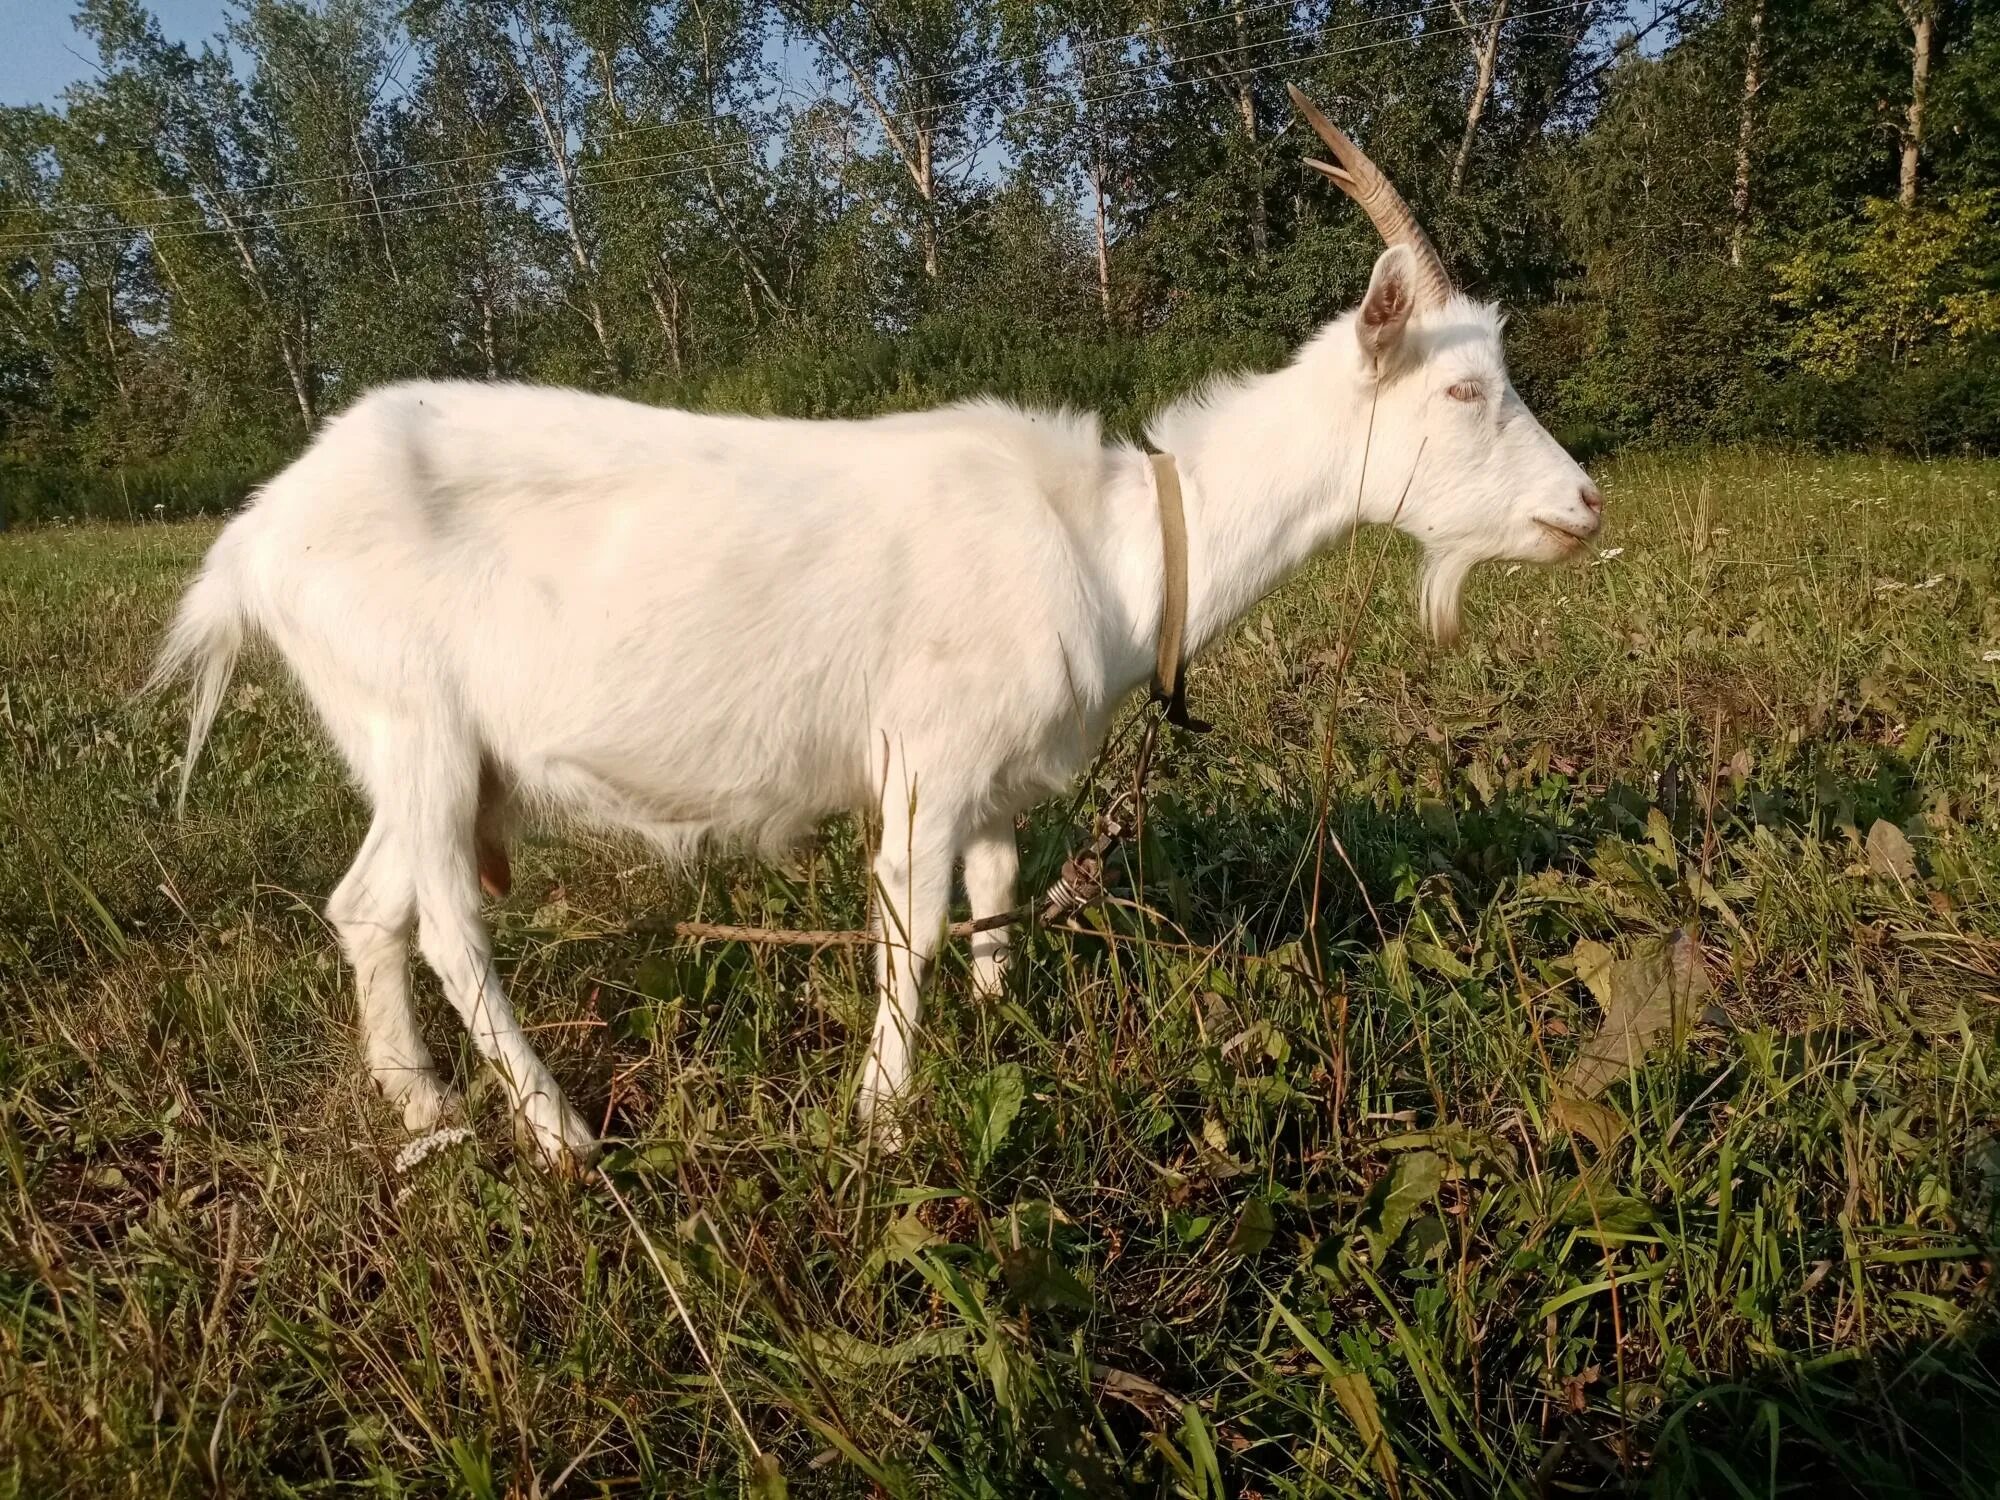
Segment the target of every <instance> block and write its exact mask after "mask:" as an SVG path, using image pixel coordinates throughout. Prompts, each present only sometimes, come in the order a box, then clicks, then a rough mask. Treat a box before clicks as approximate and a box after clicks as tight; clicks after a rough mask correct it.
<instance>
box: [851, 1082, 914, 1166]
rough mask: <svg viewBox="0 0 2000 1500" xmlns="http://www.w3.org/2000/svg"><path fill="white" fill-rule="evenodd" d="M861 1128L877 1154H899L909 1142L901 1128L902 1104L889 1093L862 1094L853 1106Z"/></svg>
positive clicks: (906, 1134)
mask: <svg viewBox="0 0 2000 1500" xmlns="http://www.w3.org/2000/svg"><path fill="white" fill-rule="evenodd" d="M855 1114H856V1115H857V1116H858V1117H859V1118H860V1121H861V1128H862V1130H864V1131H865V1132H867V1136H868V1141H869V1144H870V1145H872V1146H873V1147H874V1149H875V1154H876V1155H878V1156H900V1155H901V1154H902V1151H903V1147H904V1146H906V1145H908V1144H909V1135H908V1133H907V1132H906V1131H905V1130H904V1128H903V1105H902V1104H901V1102H900V1101H899V1100H897V1099H896V1098H895V1097H894V1096H892V1095H889V1094H863V1095H862V1096H861V1100H860V1102H859V1104H858V1105H857V1106H856V1107H855Z"/></svg>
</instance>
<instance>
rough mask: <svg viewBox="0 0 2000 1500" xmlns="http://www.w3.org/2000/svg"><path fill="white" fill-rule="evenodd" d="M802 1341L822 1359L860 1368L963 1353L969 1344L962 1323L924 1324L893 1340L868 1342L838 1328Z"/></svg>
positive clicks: (882, 1366) (811, 1335) (950, 1356)
mask: <svg viewBox="0 0 2000 1500" xmlns="http://www.w3.org/2000/svg"><path fill="white" fill-rule="evenodd" d="M805 1341H806V1347H807V1348H809V1349H811V1350H812V1352H813V1355H814V1357H815V1358H817V1359H819V1360H821V1361H824V1362H828V1363H838V1364H844V1365H853V1366H856V1367H859V1368H863V1369H875V1368H885V1367H892V1366H895V1365H908V1364H915V1363H916V1362H917V1361H919V1360H925V1359H949V1358H952V1357H954V1356H957V1355H961V1354H964V1353H965V1352H966V1351H967V1350H968V1349H969V1348H970V1347H971V1339H970V1337H969V1334H968V1331H967V1330H966V1329H965V1328H964V1327H963V1326H946V1327H943V1328H926V1329H925V1330H924V1331H923V1332H921V1333H915V1334H912V1335H910V1337H908V1338H906V1339H901V1340H898V1341H897V1342H896V1343H893V1344H871V1343H869V1342H868V1341H867V1340H866V1339H858V1338H856V1337H854V1335H853V1334H851V1333H843V1332H842V1331H841V1330H839V1329H837V1328H836V1329H829V1330H828V1331H826V1332H824V1333H811V1332H809V1333H807V1334H806V1335H805Z"/></svg>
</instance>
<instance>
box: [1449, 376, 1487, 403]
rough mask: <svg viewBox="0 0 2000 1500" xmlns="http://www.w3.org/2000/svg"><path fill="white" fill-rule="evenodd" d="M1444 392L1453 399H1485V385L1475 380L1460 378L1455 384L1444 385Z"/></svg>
mask: <svg viewBox="0 0 2000 1500" xmlns="http://www.w3.org/2000/svg"><path fill="white" fill-rule="evenodd" d="M1444 393H1445V394H1446V395H1447V396H1449V397H1451V399H1452V400H1454V401H1484V400H1485V399H1486V387H1484V386H1483V385H1481V384H1480V383H1479V382H1478V381H1476V380H1461V381H1459V383H1458V384H1457V385H1452V386H1446V387H1445V392H1444Z"/></svg>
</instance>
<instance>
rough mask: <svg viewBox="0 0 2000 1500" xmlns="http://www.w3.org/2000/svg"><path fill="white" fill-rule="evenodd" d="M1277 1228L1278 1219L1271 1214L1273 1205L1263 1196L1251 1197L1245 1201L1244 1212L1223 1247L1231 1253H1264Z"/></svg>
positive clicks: (1239, 1216) (1238, 1217)
mask: <svg viewBox="0 0 2000 1500" xmlns="http://www.w3.org/2000/svg"><path fill="white" fill-rule="evenodd" d="M1276 1228H1277V1221H1276V1220H1275V1219H1274V1218H1273V1217H1272V1215H1271V1205H1270V1204H1268V1203H1266V1202H1265V1201H1264V1200H1263V1199H1262V1198H1251V1199H1249V1200H1248V1201H1247V1202H1245V1203H1244V1205H1243V1212H1242V1213H1241V1214H1240V1215H1238V1216H1237V1220H1236V1228H1235V1229H1234V1230H1233V1231H1232V1232H1231V1233H1230V1236H1229V1243H1228V1244H1227V1245H1225V1246H1224V1247H1223V1248H1224V1249H1225V1250H1227V1251H1228V1252H1229V1253H1230V1254H1231V1255H1259V1254H1262V1253H1263V1251H1264V1249H1265V1247H1266V1246H1268V1245H1269V1244H1270V1243H1271V1234H1272V1232H1273V1231H1274V1230H1275V1229H1276Z"/></svg>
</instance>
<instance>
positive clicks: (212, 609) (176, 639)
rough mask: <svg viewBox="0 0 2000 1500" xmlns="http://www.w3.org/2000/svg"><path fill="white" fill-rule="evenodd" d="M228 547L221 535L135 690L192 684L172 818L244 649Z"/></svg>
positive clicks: (181, 803) (182, 802) (241, 617)
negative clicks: (147, 674) (182, 681)
mask: <svg viewBox="0 0 2000 1500" xmlns="http://www.w3.org/2000/svg"><path fill="white" fill-rule="evenodd" d="M232 541H233V539H232V538H231V537H230V535H229V533H228V532H227V531H224V532H223V534H222V536H221V537H220V538H218V539H217V541H216V543H215V545H214V546H213V547H211V548H210V549H209V553H208V556H207V558H206V559H205V560H204V561H203V562H202V565H201V572H200V573H199V574H198V575H196V577H195V581H194V582H193V583H192V584H190V585H189V586H188V591H187V593H186V594H185V595H183V596H182V598H181V607H180V609H179V611H178V612H177V613H176V614H175V616H174V623H173V627H172V628H171V629H170V630H169V631H168V632H167V639H166V642H165V644H163V645H162V646H161V647H160V657H159V660H158V661H157V662H156V663H155V664H154V666H153V675H152V676H150V677H148V678H147V679H146V685H145V686H144V687H143V688H141V689H140V691H141V692H142V693H156V692H158V691H160V690H161V689H162V688H165V687H168V686H169V685H171V684H172V683H174V682H175V681H177V680H179V679H180V678H182V677H189V676H191V677H193V679H194V704H193V708H192V710H191V712H190V714H189V717H188V737H187V753H186V754H185V755H184V756H183V757H182V759H181V784H180V794H179V796H178V797H176V798H175V801H174V806H175V810H176V811H177V812H185V811H186V810H187V794H188V783H189V781H191V780H192V779H193V777H194V765H195V762H196V761H197V760H198V759H200V758H201V747H202V745H203V744H204V743H205V742H206V741H207V739H208V731H209V730H210V729H211V728H212V727H213V726H214V724H215V715H216V712H217V710H219V709H220V708H221V707H222V694H223V692H224V690H225V689H227V688H228V686H229V678H230V675H231V674H232V673H233V672H234V671H235V670H236V654H237V653H238V652H239V651H241V650H242V649H243V637H244V633H245V628H244V627H245V621H246V614H245V610H244V605H243V596H242V590H241V588H240V586H239V583H238V580H237V576H236V568H235V558H234V555H233V554H234V552H235V548H234V546H233V545H232Z"/></svg>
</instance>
